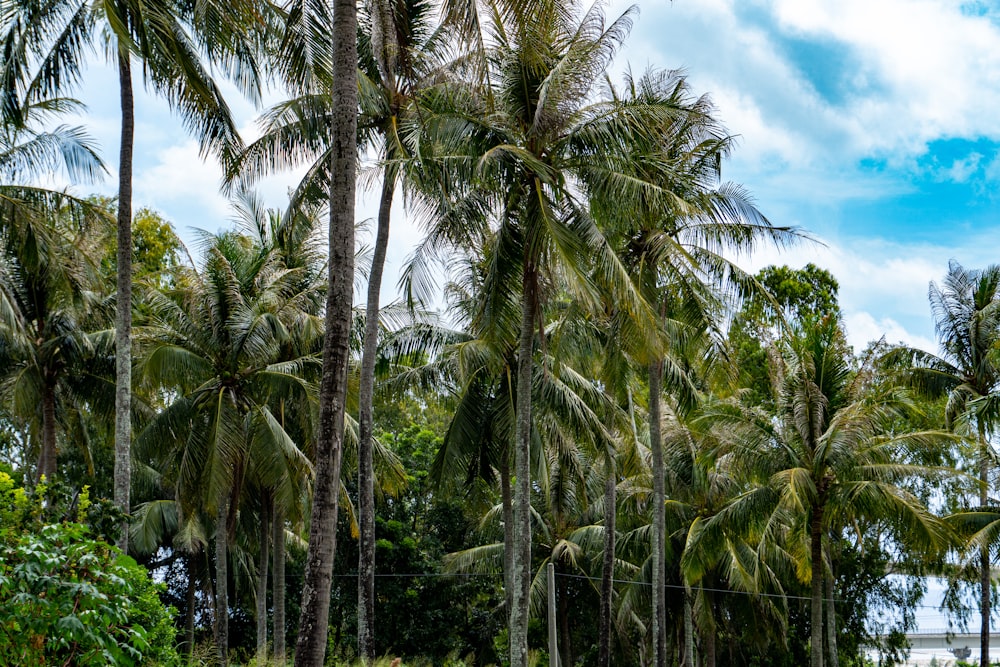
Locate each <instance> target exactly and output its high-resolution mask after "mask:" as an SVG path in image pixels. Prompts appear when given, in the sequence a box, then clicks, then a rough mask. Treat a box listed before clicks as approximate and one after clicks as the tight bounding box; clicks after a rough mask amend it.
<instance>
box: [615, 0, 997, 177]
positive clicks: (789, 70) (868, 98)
mask: <svg viewBox="0 0 1000 667" xmlns="http://www.w3.org/2000/svg"><path fill="white" fill-rule="evenodd" d="M622 4H623V3H615V4H614V5H613V6H612V10H615V9H618V8H619V7H620V6H621V5H622ZM609 13H612V12H609ZM750 15H752V16H753V17H754V18H753V20H748V18H747V17H748V16H750ZM782 39H794V40H799V41H805V42H808V43H811V44H822V45H824V48H826V49H829V50H830V51H831V52H835V53H837V54H841V55H843V56H844V58H843V61H844V62H843V63H841V66H842V69H843V70H844V71H843V72H841V73H840V75H842V78H843V79H844V81H845V83H846V84H848V85H846V86H845V88H846V94H845V95H844V99H842V100H836V101H835V102H831V101H830V100H827V99H825V98H824V97H823V96H822V95H820V94H819V93H818V92H817V91H816V90H815V88H814V87H813V86H812V84H811V83H810V82H809V80H808V79H807V77H806V76H805V74H804V73H803V72H802V71H801V70H800V69H799V67H800V63H796V62H793V61H792V60H791V59H790V56H789V54H788V53H787V52H786V51H785V50H783V48H782V46H781V40H782ZM622 60H623V61H624V60H629V61H631V62H633V64H636V63H640V64H641V63H645V62H653V63H656V64H658V65H659V66H670V67H674V66H678V65H682V66H686V67H687V68H688V69H689V71H690V73H691V79H692V82H694V83H695V84H696V86H697V87H698V89H699V90H704V91H710V92H711V93H712V94H713V97H714V98H715V99H716V101H717V103H718V106H719V108H720V114H721V116H722V117H723V118H724V119H725V120H726V121H727V123H728V125H729V127H730V129H731V131H733V132H735V133H738V134H741V135H744V136H745V137H746V140H745V141H744V145H743V147H742V148H741V150H740V153H742V154H744V157H743V158H739V159H745V160H746V161H747V162H755V163H757V164H762V165H767V164H768V163H769V162H770V161H773V160H775V159H780V161H782V162H783V163H786V164H787V165H788V166H789V167H791V168H792V169H801V168H809V169H813V170H817V171H826V170H828V169H829V167H830V166H831V164H834V163H836V164H842V165H843V164H850V163H851V162H852V161H856V160H858V159H861V158H864V157H879V158H883V159H888V160H893V159H896V160H898V159H900V158H901V157H906V156H918V155H921V154H922V153H924V152H925V151H926V147H927V144H928V142H930V141H934V140H936V139H941V138H954V137H972V138H974V137H978V136H987V137H1000V126H997V124H996V112H995V110H996V109H997V108H1000V27H998V25H997V24H996V23H994V22H993V21H992V20H991V17H989V16H973V15H967V14H964V13H963V12H962V8H961V6H960V4H959V3H956V2H952V1H950V0H838V1H837V2H834V1H833V0H756V1H754V0H713V1H712V2H693V3H692V2H678V3H670V4H669V5H668V4H666V3H662V2H646V3H644V4H643V14H642V15H641V18H640V20H639V21H638V22H637V25H636V28H635V30H634V34H633V35H632V37H631V38H630V40H629V42H628V43H627V45H626V49H625V52H624V53H623V54H622ZM822 64H824V65H826V66H829V67H835V66H836V65H837V63H822Z"/></svg>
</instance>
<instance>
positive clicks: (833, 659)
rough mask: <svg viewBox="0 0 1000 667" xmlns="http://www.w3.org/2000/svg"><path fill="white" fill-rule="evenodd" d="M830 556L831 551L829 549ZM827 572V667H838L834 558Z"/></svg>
mask: <svg viewBox="0 0 1000 667" xmlns="http://www.w3.org/2000/svg"><path fill="white" fill-rule="evenodd" d="M827 554H828V555H829V549H827ZM829 561H830V562H829V567H827V568H824V569H825V570H826V649H827V654H828V656H829V657H828V658H827V666H826V667H838V665H839V663H840V658H839V657H838V656H837V607H836V602H835V601H834V594H835V591H834V585H835V584H834V579H833V558H832V557H831V558H830V559H829Z"/></svg>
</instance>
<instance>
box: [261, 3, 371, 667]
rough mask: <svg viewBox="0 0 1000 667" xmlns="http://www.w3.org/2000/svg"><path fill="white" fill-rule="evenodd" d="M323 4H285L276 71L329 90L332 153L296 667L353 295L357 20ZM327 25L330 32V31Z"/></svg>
mask: <svg viewBox="0 0 1000 667" xmlns="http://www.w3.org/2000/svg"><path fill="white" fill-rule="evenodd" d="M322 4H323V3H313V2H302V1H301V0H295V1H293V2H291V3H290V4H289V11H288V21H287V23H286V26H285V29H286V31H285V39H284V42H283V45H282V46H283V47H285V48H283V49H282V51H281V54H282V61H283V62H282V63H281V65H280V69H281V75H282V77H283V78H284V79H285V83H286V84H288V85H289V88H290V89H291V90H292V91H293V92H296V93H301V92H307V91H308V92H317V91H323V90H329V94H330V98H331V99H332V106H331V110H332V112H333V113H332V117H331V122H330V127H329V136H330V144H329V145H330V147H331V150H330V152H329V158H328V161H327V162H325V163H324V165H323V167H324V168H325V169H328V173H329V205H330V208H329V214H330V220H329V229H328V234H327V237H328V243H329V253H328V264H327V272H328V280H327V283H328V290H327V297H326V322H325V337H324V341H323V372H322V378H321V381H320V390H319V402H320V412H319V431H318V437H317V446H316V482H315V486H314V490H313V509H312V519H311V523H310V528H309V549H308V553H307V556H306V569H305V578H304V582H303V583H304V586H303V592H302V607H301V614H300V617H299V637H298V641H297V644H296V648H295V664H296V665H297V666H298V667H307V666H308V667H320V666H321V665H322V664H323V660H324V656H325V654H326V631H327V627H328V624H329V618H328V617H329V609H330V590H331V584H332V581H333V579H332V576H333V559H334V554H335V552H336V546H337V545H336V534H337V533H336V531H337V513H338V509H339V488H340V475H341V465H342V459H343V439H344V410H345V408H346V402H347V369H348V363H349V360H350V333H351V323H352V316H351V315H352V313H351V307H352V305H353V303H352V301H353V295H354V294H353V293H354V289H353V288H354V198H355V192H356V167H357V128H358V77H357V66H358V51H357V29H358V12H357V3H355V2H353V1H352V0H333V2H332V3H331V5H332V17H331V16H330V14H329V12H328V11H327V10H326V7H323V6H322ZM318 5H319V6H318ZM330 20H332V28H329V29H328V26H330V23H329V21H330ZM324 81H325V82H326V84H328V85H327V86H326V87H324V83H323V82H324Z"/></svg>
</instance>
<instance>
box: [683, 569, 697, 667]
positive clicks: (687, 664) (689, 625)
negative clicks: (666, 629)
mask: <svg viewBox="0 0 1000 667" xmlns="http://www.w3.org/2000/svg"><path fill="white" fill-rule="evenodd" d="M683 664H684V667H696V666H695V663H694V609H692V607H691V591H690V589H687V588H685V590H684V663H683Z"/></svg>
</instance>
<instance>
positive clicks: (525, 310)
mask: <svg viewBox="0 0 1000 667" xmlns="http://www.w3.org/2000/svg"><path fill="white" fill-rule="evenodd" d="M536 277H537V276H536V269H535V266H534V263H533V262H532V261H531V260H530V259H528V258H525V264H524V273H523V275H522V280H521V285H522V288H523V291H522V297H521V298H522V305H521V334H520V339H519V341H518V348H517V439H516V441H515V445H514V477H515V483H514V553H513V556H514V558H513V563H512V564H511V571H512V576H511V587H512V588H513V591H514V596H513V601H512V605H511V614H510V664H511V667H527V664H528V593H529V590H528V589H529V586H530V584H531V571H530V568H531V523H530V522H531V516H530V511H531V472H530V467H531V464H530V459H531V376H532V364H533V360H532V343H533V340H534V332H535V329H534V322H535V320H534V318H535V311H536V308H537V303H538V294H537V292H536V288H537V283H536Z"/></svg>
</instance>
